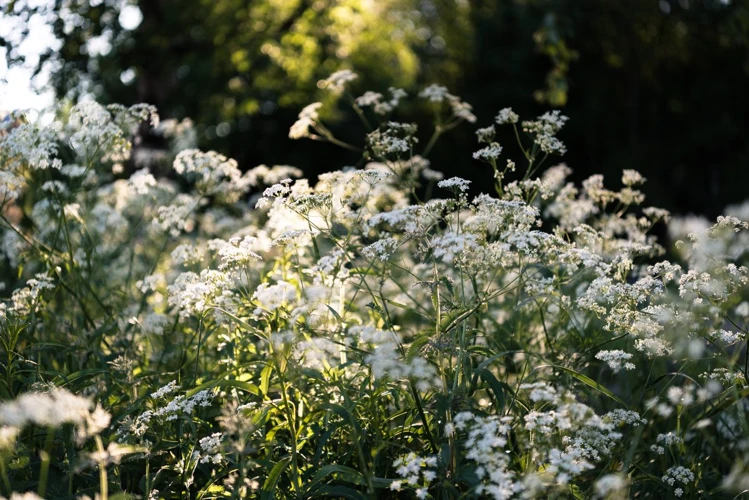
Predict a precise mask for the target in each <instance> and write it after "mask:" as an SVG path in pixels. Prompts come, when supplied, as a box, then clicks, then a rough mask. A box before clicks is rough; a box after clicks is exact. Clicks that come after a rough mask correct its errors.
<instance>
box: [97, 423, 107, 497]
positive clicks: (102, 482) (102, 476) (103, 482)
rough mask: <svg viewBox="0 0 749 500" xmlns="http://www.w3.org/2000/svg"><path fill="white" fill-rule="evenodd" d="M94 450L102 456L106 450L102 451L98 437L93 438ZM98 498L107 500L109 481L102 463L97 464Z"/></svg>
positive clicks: (104, 464) (101, 444)
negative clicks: (94, 441)
mask: <svg viewBox="0 0 749 500" xmlns="http://www.w3.org/2000/svg"><path fill="white" fill-rule="evenodd" d="M94 439H95V440H96V449H97V450H99V454H100V455H101V456H104V454H105V453H106V450H105V449H104V443H102V442H101V438H100V437H99V436H95V437H94ZM99 496H100V497H101V500H107V497H108V496H109V479H108V478H107V464H106V463H105V462H104V461H100V462H99Z"/></svg>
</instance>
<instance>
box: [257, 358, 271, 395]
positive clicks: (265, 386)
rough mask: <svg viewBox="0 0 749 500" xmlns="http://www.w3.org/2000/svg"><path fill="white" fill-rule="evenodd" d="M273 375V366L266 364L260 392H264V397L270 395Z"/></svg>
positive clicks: (261, 373)
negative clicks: (271, 376)
mask: <svg viewBox="0 0 749 500" xmlns="http://www.w3.org/2000/svg"><path fill="white" fill-rule="evenodd" d="M271 373H273V365H271V364H270V363H268V364H266V365H265V368H263V371H262V372H260V392H262V393H263V395H267V394H268V388H269V387H270V375H271Z"/></svg>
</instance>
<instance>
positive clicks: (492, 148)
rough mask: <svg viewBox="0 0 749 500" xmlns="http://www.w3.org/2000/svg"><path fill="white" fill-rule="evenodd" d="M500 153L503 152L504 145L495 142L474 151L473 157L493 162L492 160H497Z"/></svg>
mask: <svg viewBox="0 0 749 500" xmlns="http://www.w3.org/2000/svg"><path fill="white" fill-rule="evenodd" d="M500 154H502V146H500V145H499V144H498V143H496V142H493V143H491V144H490V145H489V146H487V147H485V148H483V149H479V150H478V151H476V152H475V153H473V158H474V160H484V161H486V162H490V163H491V162H492V161H496V159H497V158H499V155H500Z"/></svg>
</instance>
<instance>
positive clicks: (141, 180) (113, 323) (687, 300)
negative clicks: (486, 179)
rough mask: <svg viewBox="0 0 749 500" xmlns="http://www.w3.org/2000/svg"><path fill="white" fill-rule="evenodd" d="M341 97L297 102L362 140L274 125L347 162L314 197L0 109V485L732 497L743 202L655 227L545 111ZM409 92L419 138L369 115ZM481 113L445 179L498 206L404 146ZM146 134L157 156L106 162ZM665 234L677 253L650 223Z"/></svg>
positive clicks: (100, 131) (87, 126)
mask: <svg viewBox="0 0 749 500" xmlns="http://www.w3.org/2000/svg"><path fill="white" fill-rule="evenodd" d="M356 81H357V79H356V75H355V74H353V73H351V72H350V71H341V72H336V73H334V74H333V75H332V76H330V77H329V78H327V79H325V80H324V82H323V84H322V85H321V87H323V88H324V90H325V92H328V93H329V99H328V101H327V102H331V101H333V102H338V101H339V100H346V96H347V95H348V97H349V99H348V101H349V102H351V104H352V107H353V111H351V112H352V114H354V115H356V116H358V117H359V118H360V119H361V122H362V127H363V128H364V129H366V130H367V133H366V137H365V140H364V141H363V142H362V141H358V142H357V143H356V144H351V143H349V142H347V141H345V140H344V139H341V138H339V137H337V136H336V135H335V134H334V133H333V132H331V129H330V128H329V127H327V126H326V125H325V123H324V121H323V120H322V119H321V118H320V116H321V113H322V112H323V111H324V109H325V106H326V104H323V103H321V102H318V103H313V104H310V105H308V106H306V107H305V108H304V109H303V110H302V111H301V113H299V115H298V120H297V121H296V123H294V124H293V126H292V127H291V130H290V132H289V135H290V136H291V137H292V138H294V139H305V138H311V139H315V140H317V141H322V142H326V143H331V144H332V145H336V146H339V147H342V148H344V149H346V150H358V148H359V145H360V144H363V148H362V150H361V151H357V155H361V156H362V157H363V158H366V159H367V160H366V161H365V162H364V163H363V164H362V165H361V168H345V169H342V170H336V171H332V172H329V173H327V174H324V175H321V176H320V177H319V180H318V181H317V182H316V183H312V182H310V181H308V180H306V179H303V178H301V175H302V172H301V171H300V170H298V169H296V168H294V167H291V166H285V165H284V166H273V167H267V166H264V165H261V166H258V167H255V168H252V169H250V170H248V171H247V172H245V173H242V172H241V171H240V169H239V168H238V165H237V163H236V162H235V161H234V160H231V159H229V158H227V157H225V156H223V155H221V154H219V153H216V152H213V151H210V152H203V151H200V150H198V149H194V148H193V146H194V139H195V134H194V131H193V130H192V129H191V126H190V124H189V123H187V122H176V121H173V120H171V121H163V122H162V121H160V120H159V118H158V116H157V115H156V111H155V109H154V108H153V107H151V106H147V105H137V106H134V107H130V108H127V107H124V106H116V105H113V106H107V107H104V106H102V105H99V104H97V103H95V102H86V103H81V104H78V105H76V106H74V107H73V108H72V109H69V110H68V111H67V112H66V111H65V110H64V109H63V110H61V111H60V113H59V117H58V119H57V120H55V121H54V122H52V123H51V124H47V125H44V124H41V123H36V122H29V121H28V120H27V119H25V118H24V117H23V116H21V115H15V116H13V117H12V118H11V119H10V120H6V121H5V122H3V128H2V130H0V167H1V168H0V203H2V210H1V215H0V242H1V245H0V247H1V248H2V255H3V257H2V260H1V261H0V269H2V272H1V273H0V276H2V280H3V282H2V285H3V287H4V291H3V292H2V293H3V297H4V299H3V301H2V303H1V304H0V342H1V344H2V352H1V355H0V361H1V364H0V397H1V398H2V402H1V403H0V425H2V427H1V428H0V479H1V481H0V491H2V494H4V495H7V496H10V497H11V498H36V497H37V495H38V496H41V497H47V498H84V497H87V498H101V499H106V498H134V497H136V496H137V497H142V498H174V499H177V498H201V499H208V498H256V497H257V498H319V497H334V498H354V499H356V498H412V497H415V498H435V499H437V498H439V499H458V498H497V499H502V498H511V497H514V498H610V499H615V498H625V497H628V496H637V497H664V496H665V497H673V496H675V497H681V498H708V497H709V498H716V497H717V498H720V497H724V498H733V497H735V496H736V495H737V494H741V492H742V491H745V490H746V489H747V488H749V475H748V474H749V470H748V468H749V440H747V436H749V425H748V423H747V420H746V415H747V412H746V409H747V396H748V395H749V389H748V388H747V359H748V358H747V349H746V346H747V331H748V322H749V293H748V292H749V290H748V286H749V269H747V267H745V263H746V259H747V250H749V224H748V223H747V222H746V221H747V220H749V209H747V206H746V205H743V206H735V207H731V208H729V209H728V213H727V214H726V215H725V216H721V217H719V218H718V219H717V221H716V222H715V223H708V222H707V221H706V220H704V219H699V218H690V219H678V218H677V219H674V220H669V219H670V218H669V215H668V212H667V211H665V210H663V209H659V208H652V207H646V206H644V205H643V202H644V196H643V194H642V192H641V191H640V190H639V186H640V185H642V184H643V183H644V182H645V179H644V178H643V177H642V176H641V175H640V174H639V173H638V172H636V171H635V170H632V169H627V170H624V171H623V172H622V173H621V176H620V179H621V180H619V179H616V180H615V181H614V179H610V178H606V179H605V182H604V178H603V176H601V175H594V176H591V177H589V178H588V179H586V180H585V181H584V182H583V183H582V184H581V185H576V184H574V183H572V182H569V181H568V180H567V178H568V176H569V175H570V169H569V168H568V167H566V166H565V165H563V164H555V159H556V158H558V156H560V155H563V154H565V153H566V149H567V148H566V145H565V144H564V143H563V142H562V141H561V140H560V139H559V137H558V134H559V132H560V131H561V130H562V129H563V127H564V126H566V123H567V117H565V116H564V115H562V114H561V113H559V112H558V111H553V112H547V113H544V114H543V115H541V116H539V117H537V118H535V119H527V118H526V117H523V118H522V119H521V117H520V116H518V114H516V113H515V112H514V111H513V110H512V109H510V108H504V109H502V110H501V111H499V113H498V114H497V115H496V116H495V117H494V119H493V120H492V123H481V122H478V121H477V119H476V116H474V114H473V110H472V107H471V106H470V105H469V104H467V103H466V102H464V101H463V100H461V99H460V98H458V97H456V96H455V95H453V94H450V93H449V92H448V90H447V89H446V88H445V87H442V86H439V85H431V86H428V87H426V88H424V89H423V90H422V91H420V92H419V93H418V95H415V96H414V95H411V96H409V95H407V93H406V92H404V91H402V90H400V89H396V88H393V89H391V90H390V91H389V92H388V93H387V94H382V93H376V92H366V93H361V94H360V95H359V94H350V93H349V90H348V89H350V87H351V85H352V84H353V83H354V82H356ZM354 96H356V97H354ZM407 101H420V102H421V103H423V104H424V105H425V106H428V107H429V108H430V109H431V110H432V112H433V116H434V117H435V122H434V124H433V126H432V127H430V129H429V130H428V132H429V133H428V134H427V135H428V136H429V137H431V139H429V140H428V141H420V140H418V139H419V138H418V136H417V133H418V127H417V126H416V125H414V124H412V123H404V122H396V121H392V120H391V117H392V116H393V115H397V113H398V109H399V108H400V107H401V106H403V105H404V103H405V102H407ZM327 105H332V104H327ZM466 122H467V123H466ZM473 123H476V125H470V124H473ZM477 126H481V128H479V129H478V130H475V136H474V137H475V138H476V139H477V140H478V143H479V144H478V146H475V147H474V148H472V149H471V150H468V151H464V156H465V157H466V161H465V162H463V163H461V168H462V169H464V170H468V169H469V168H475V165H471V166H470V167H468V161H470V153H471V151H474V152H473V159H474V160H478V161H481V162H482V164H483V165H484V168H485V169H486V170H487V171H488V172H489V173H490V175H491V176H492V178H493V186H492V188H493V191H494V193H493V194H492V195H490V194H487V193H483V194H481V195H478V196H475V197H470V196H469V195H468V191H469V185H470V182H469V181H468V180H466V179H463V178H459V177H450V178H446V177H445V176H444V174H443V173H442V172H441V171H439V170H438V169H435V168H433V165H431V164H430V162H429V161H428V160H427V159H426V156H425V155H427V154H428V153H429V152H430V151H432V150H434V149H435V148H437V147H438V146H439V145H440V143H441V142H442V141H444V139H445V135H446V134H452V133H453V132H451V130H452V129H455V130H459V129H461V128H471V127H473V128H474V129H475V128H476V127H477ZM147 129H150V131H149V132H148V135H150V136H157V137H161V138H162V140H163V141H164V143H165V144H169V147H170V150H169V152H167V151H166V150H165V149H163V148H162V149H157V150H148V149H145V148H140V149H136V150H133V149H132V145H133V142H136V143H137V142H138V141H139V139H138V133H144V131H145V130H147ZM503 131H509V133H510V134H511V136H512V137H513V138H514V144H513V143H507V144H504V147H505V148H506V149H507V150H508V151H510V150H515V151H516V155H517V156H519V157H520V158H522V161H517V162H514V161H512V160H509V159H507V157H506V156H503V155H504V154H505V151H504V150H503V146H501V145H500V144H499V143H497V142H496V137H497V134H498V133H501V132H503ZM510 144H513V145H512V146H511V145H510ZM165 164H166V165H171V168H172V170H173V173H172V174H171V175H170V176H169V178H157V177H156V176H154V172H159V171H163V170H164V165H165ZM612 184H616V185H617V187H616V188H613V187H612ZM420 193H421V194H420ZM666 224H667V225H668V228H669V229H668V230H669V231H670V233H671V235H672V237H673V239H674V240H676V241H677V243H676V252H677V253H678V255H679V256H680V257H679V259H678V261H674V262H669V261H667V260H663V257H662V255H663V253H664V248H663V247H662V245H661V244H660V243H659V242H658V241H657V239H656V238H655V237H654V236H653V235H652V232H653V229H654V228H657V227H658V226H664V225H666ZM14 491H15V492H28V493H26V494H25V496H23V495H21V494H20V493H15V494H14V493H12V492H14ZM33 492H36V493H33Z"/></svg>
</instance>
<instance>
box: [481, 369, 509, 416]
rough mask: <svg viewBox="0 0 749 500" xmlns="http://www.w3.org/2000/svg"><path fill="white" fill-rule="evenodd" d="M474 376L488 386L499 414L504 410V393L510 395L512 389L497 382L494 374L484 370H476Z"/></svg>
mask: <svg viewBox="0 0 749 500" xmlns="http://www.w3.org/2000/svg"><path fill="white" fill-rule="evenodd" d="M474 374H475V375H477V376H480V377H481V378H482V379H483V380H484V382H486V383H487V384H489V388H490V389H491V391H492V392H493V393H494V397H495V399H496V400H497V409H496V411H497V412H498V413H500V414H501V413H502V412H503V411H504V408H505V391H507V392H509V393H510V394H512V389H511V388H510V386H508V385H507V384H506V383H504V382H500V381H499V380H497V377H495V376H494V374H493V373H492V372H490V371H489V370H487V369H486V368H482V369H480V370H476V371H474Z"/></svg>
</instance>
